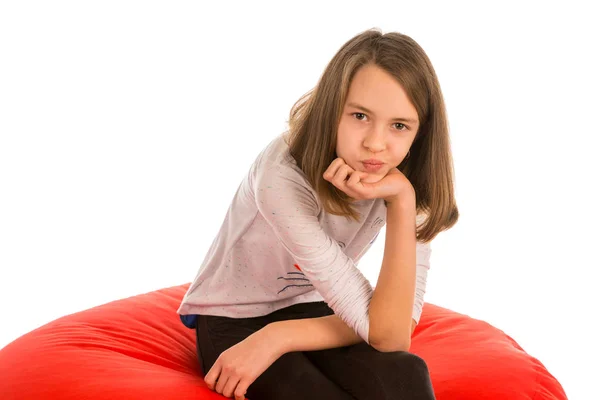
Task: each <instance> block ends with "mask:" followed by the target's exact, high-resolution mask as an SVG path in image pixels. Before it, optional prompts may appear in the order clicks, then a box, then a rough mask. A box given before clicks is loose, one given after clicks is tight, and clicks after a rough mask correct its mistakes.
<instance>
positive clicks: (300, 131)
mask: <svg viewBox="0 0 600 400" xmlns="http://www.w3.org/2000/svg"><path fill="white" fill-rule="evenodd" d="M367 64H372V65H377V66H378V67H380V68H382V69H383V70H385V71H386V72H388V73H389V74H390V75H391V76H393V77H394V78H396V79H397V80H398V82H399V83H400V85H402V87H403V88H404V90H405V91H406V93H407V95H408V97H409V99H410V101H411V103H412V104H413V105H414V107H415V108H416V110H417V113H418V116H419V122H420V126H419V130H418V132H417V134H416V137H415V140H414V142H413V144H412V146H411V148H410V156H409V157H408V158H405V159H404V160H403V161H402V163H401V164H400V165H399V166H398V169H399V170H400V171H402V173H403V174H404V175H406V177H407V178H408V179H409V181H410V182H411V184H412V185H413V187H414V188H415V192H416V203H417V213H418V214H425V215H426V216H427V218H426V219H425V220H424V221H423V223H422V224H420V225H419V227H418V229H417V239H418V240H419V241H422V242H429V241H431V240H433V238H435V236H436V235H437V234H438V233H439V232H441V231H443V230H447V229H449V228H451V227H452V226H453V225H454V224H455V223H456V221H457V220H458V215H459V214H458V208H457V207H456V202H455V199H454V183H453V180H454V169H453V164H452V154H451V152H450V138H449V133H448V123H447V118H446V107H445V104H444V99H443V97H442V92H441V89H440V84H439V82H438V79H437V76H436V74H435V71H434V69H433V66H432V65H431V62H430V61H429V58H428V57H427V55H426V54H425V51H424V50H423V49H422V48H421V47H420V46H419V45H418V44H417V43H416V42H415V41H414V40H413V39H412V38H410V37H409V36H406V35H403V34H401V33H398V32H389V33H386V34H382V32H381V30H380V29H378V28H373V29H369V30H367V31H364V32H362V33H360V34H358V35H356V36H355V37H354V38H352V39H350V40H349V41H348V42H346V43H345V44H344V45H343V46H342V47H341V48H340V49H339V50H338V52H337V53H336V54H335V56H334V57H333V59H332V60H331V61H330V62H329V64H328V65H327V67H326V68H325V71H324V72H323V74H322V75H321V78H320V79H319V82H318V84H317V86H316V87H314V88H313V89H311V90H310V91H308V92H307V93H305V94H304V95H303V96H302V97H301V98H300V99H299V100H298V101H297V102H296V103H295V104H294V106H293V107H292V109H291V111H290V116H289V121H288V124H289V132H288V139H287V140H288V144H289V146H290V153H291V155H292V157H294V159H295V160H296V163H297V165H298V167H299V168H300V169H302V171H303V172H304V174H305V175H306V177H307V179H308V181H309V182H310V184H311V185H312V187H313V188H314V189H315V191H316V192H317V195H318V196H319V199H320V200H321V202H322V204H323V207H324V209H325V211H327V212H329V213H330V214H334V215H345V216H346V217H351V218H353V219H355V220H358V219H359V217H358V213H357V211H356V210H355V209H354V208H353V207H352V206H351V204H350V203H351V200H352V199H351V198H350V197H349V196H348V195H347V194H346V193H344V192H343V191H341V190H339V189H338V188H336V187H335V186H334V185H332V184H330V183H329V182H328V181H326V180H325V179H324V178H323V173H324V172H325V170H326V169H327V167H328V166H329V164H331V162H332V161H333V160H334V159H335V158H336V154H335V149H336V141H337V130H338V125H339V122H340V118H341V115H342V110H343V107H344V103H345V102H346V97H347V95H348V90H349V87H350V82H351V81H352V78H353V76H354V75H355V73H356V72H357V70H358V69H359V68H361V67H363V66H365V65H367Z"/></svg>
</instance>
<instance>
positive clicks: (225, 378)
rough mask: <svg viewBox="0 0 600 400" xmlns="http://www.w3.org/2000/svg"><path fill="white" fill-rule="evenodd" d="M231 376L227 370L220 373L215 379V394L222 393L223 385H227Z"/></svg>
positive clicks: (224, 369)
mask: <svg viewBox="0 0 600 400" xmlns="http://www.w3.org/2000/svg"><path fill="white" fill-rule="evenodd" d="M230 376H231V374H230V372H229V371H228V370H227V368H223V370H222V371H221V375H219V378H218V379H217V386H216V387H215V392H217V393H221V394H222V393H223V389H225V385H226V384H227V381H228V380H229V378H230Z"/></svg>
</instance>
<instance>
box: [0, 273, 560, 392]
mask: <svg viewBox="0 0 600 400" xmlns="http://www.w3.org/2000/svg"><path fill="white" fill-rule="evenodd" d="M188 287H189V283H188V284H184V285H180V286H175V287H170V288H165V289H161V290H157V291H154V292H150V293H146V294H141V295H138V296H133V297H129V298H125V299H121V300H116V301H113V302H110V303H107V304H103V305H101V306H97V307H94V308H91V309H89V310H85V311H81V312H78V313H74V314H71V315H67V316H64V317H62V318H59V319H57V320H55V321H53V322H50V323H48V324H46V325H44V326H42V327H40V328H38V329H35V330H33V331H31V332H29V333H27V334H25V335H23V336H21V337H20V338H18V339H17V340H15V341H13V342H12V343H10V344H8V345H7V346H6V347H4V348H3V349H1V350H0V398H1V399H3V400H17V399H19V400H20V399H38V400H40V399H77V400H79V399H109V398H124V399H131V400H137V399H140V400H141V399H144V400H147V399H153V398H156V399H178V400H179V399H225V398H226V397H224V396H221V395H220V394H218V393H215V392H213V391H211V390H210V389H209V388H208V387H207V386H206V384H205V383H204V380H203V379H202V378H203V377H202V375H201V372H200V368H199V365H198V361H197V356H196V339H195V334H194V331H193V330H191V329H188V328H186V327H185V326H184V325H183V324H182V323H181V321H180V319H179V316H178V315H177V313H176V310H177V308H178V307H179V303H180V302H181V299H182V298H183V295H184V294H185V292H186V290H187V288H188ZM410 351H411V352H412V353H414V354H416V355H418V356H420V357H421V358H423V359H424V360H425V361H426V363H427V366H428V367H429V371H430V374H431V380H432V383H433V388H434V390H435V394H436V398H437V399H438V400H451V399H452V400H453V399H461V400H469V399H477V400H481V399H511V400H520V399H535V400H550V399H552V400H554V399H560V400H563V399H566V398H567V397H566V395H565V392H564V390H563V388H562V387H561V385H560V383H559V382H558V381H557V380H556V379H555V378H554V377H553V376H552V375H551V374H550V373H549V372H548V371H547V370H546V368H545V367H544V366H543V365H542V363H541V362H540V361H539V360H537V359H536V358H534V357H532V356H531V355H529V354H527V353H526V352H525V351H524V350H523V349H522V348H521V347H520V346H519V345H518V344H517V343H516V342H515V341H514V340H513V339H512V338H510V337H509V336H507V335H506V334H505V333H503V332H502V331H501V330H499V329H497V328H495V327H493V326H491V325H490V324H488V323H486V322H484V321H480V320H477V319H473V318H470V317H468V316H466V315H463V314H459V313H457V312H454V311H451V310H448V309H445V308H442V307H439V306H436V305H433V304H429V303H425V305H424V308H423V313H422V316H421V321H420V323H419V325H418V326H417V328H416V330H415V333H414V335H413V339H412V346H411V349H410ZM252 400H260V399H252Z"/></svg>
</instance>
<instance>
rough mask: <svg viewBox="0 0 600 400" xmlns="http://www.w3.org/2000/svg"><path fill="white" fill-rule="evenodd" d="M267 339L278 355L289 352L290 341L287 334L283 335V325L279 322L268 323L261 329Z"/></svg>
mask: <svg viewBox="0 0 600 400" xmlns="http://www.w3.org/2000/svg"><path fill="white" fill-rule="evenodd" d="M258 332H259V333H261V334H262V335H263V336H264V338H265V340H266V341H267V342H268V343H269V344H270V346H269V347H270V348H271V349H273V352H275V353H276V354H277V355H278V356H282V355H284V354H285V353H287V352H289V351H290V350H289V345H290V344H289V342H288V340H287V337H286V335H283V334H282V332H281V325H280V324H278V323H277V322H271V323H269V324H267V325H266V326H265V327H264V328H262V329H261V330H260V331H258Z"/></svg>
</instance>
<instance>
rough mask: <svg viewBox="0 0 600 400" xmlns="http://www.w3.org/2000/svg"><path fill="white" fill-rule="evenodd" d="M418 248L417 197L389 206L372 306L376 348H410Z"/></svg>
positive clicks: (371, 336)
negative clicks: (415, 201)
mask: <svg viewBox="0 0 600 400" xmlns="http://www.w3.org/2000/svg"><path fill="white" fill-rule="evenodd" d="M416 247H417V243H416V208H415V203H414V198H413V197H412V196H408V197H405V198H403V199H402V200H398V201H396V202H390V203H388V207H387V223H386V237H385V249H384V254H383V262H382V266H381V271H380V272H379V277H378V279H377V286H376V287H375V290H374V291H373V297H372V299H371V303H370V305H369V342H370V343H371V345H372V346H373V347H378V348H383V349H386V348H387V349H398V350H405V349H408V347H409V346H410V338H411V332H412V330H411V325H412V309H413V303H414V294H415V280H416V264H417V260H416V257H417V256H416Z"/></svg>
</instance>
